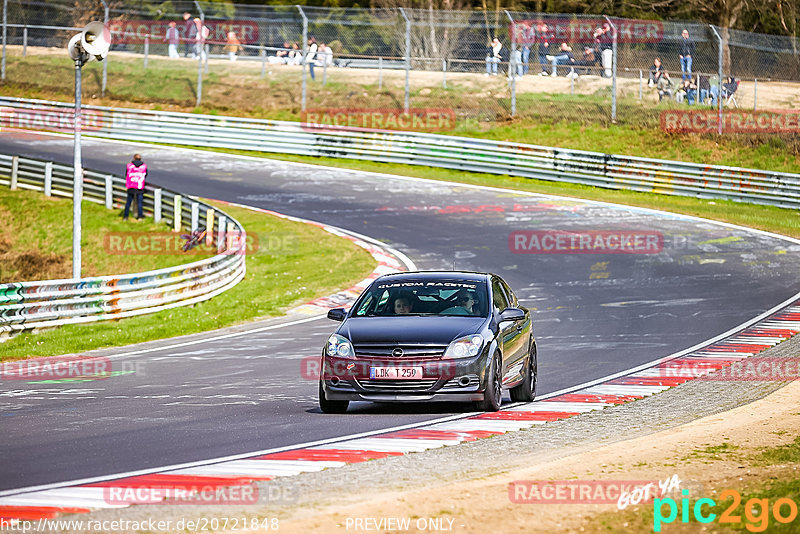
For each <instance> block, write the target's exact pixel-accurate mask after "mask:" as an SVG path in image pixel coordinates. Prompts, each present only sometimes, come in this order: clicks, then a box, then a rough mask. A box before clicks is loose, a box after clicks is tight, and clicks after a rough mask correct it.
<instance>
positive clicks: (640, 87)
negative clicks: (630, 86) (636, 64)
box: [639, 69, 643, 102]
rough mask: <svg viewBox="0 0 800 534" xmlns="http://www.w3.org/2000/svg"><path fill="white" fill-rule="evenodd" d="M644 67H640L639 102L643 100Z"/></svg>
mask: <svg viewBox="0 0 800 534" xmlns="http://www.w3.org/2000/svg"><path fill="white" fill-rule="evenodd" d="M642 81H643V78H642V69H639V102H641V101H642Z"/></svg>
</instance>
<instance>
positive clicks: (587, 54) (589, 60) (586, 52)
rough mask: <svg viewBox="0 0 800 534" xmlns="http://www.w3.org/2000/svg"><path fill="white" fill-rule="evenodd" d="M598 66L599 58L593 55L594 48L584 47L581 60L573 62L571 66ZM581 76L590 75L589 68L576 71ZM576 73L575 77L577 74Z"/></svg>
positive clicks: (590, 70)
mask: <svg viewBox="0 0 800 534" xmlns="http://www.w3.org/2000/svg"><path fill="white" fill-rule="evenodd" d="M599 64H600V58H599V57H598V56H597V55H596V54H595V50H594V48H591V47H588V46H587V47H586V48H584V49H583V59H581V60H578V61H575V62H574V63H573V64H572V65H573V66H575V67H597V66H598V65H599ZM578 71H579V72H580V73H581V74H592V72H593V71H592V69H591V68H585V69H578ZM578 71H576V75H577V72H578Z"/></svg>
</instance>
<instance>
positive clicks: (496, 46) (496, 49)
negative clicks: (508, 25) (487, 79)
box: [486, 37, 503, 76]
mask: <svg viewBox="0 0 800 534" xmlns="http://www.w3.org/2000/svg"><path fill="white" fill-rule="evenodd" d="M502 50H503V44H502V43H501V42H500V39H498V38H497V37H495V38H494V39H492V42H491V44H490V45H489V51H488V52H487V54H486V76H489V75H492V76H495V75H497V65H499V64H500V61H501V59H502V56H501V54H500V53H501V51H502Z"/></svg>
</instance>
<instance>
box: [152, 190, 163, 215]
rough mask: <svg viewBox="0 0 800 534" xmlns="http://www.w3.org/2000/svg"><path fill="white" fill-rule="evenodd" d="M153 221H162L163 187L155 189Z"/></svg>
mask: <svg viewBox="0 0 800 534" xmlns="http://www.w3.org/2000/svg"><path fill="white" fill-rule="evenodd" d="M153 221H154V222H160V221H161V189H160V188H159V189H154V190H153Z"/></svg>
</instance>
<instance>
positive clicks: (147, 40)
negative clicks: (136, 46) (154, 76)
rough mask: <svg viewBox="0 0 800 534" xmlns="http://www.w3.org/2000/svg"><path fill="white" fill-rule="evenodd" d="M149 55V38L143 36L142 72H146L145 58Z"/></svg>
mask: <svg viewBox="0 0 800 534" xmlns="http://www.w3.org/2000/svg"><path fill="white" fill-rule="evenodd" d="M149 53H150V36H149V35H145V36H144V70H147V56H148V54H149Z"/></svg>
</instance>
